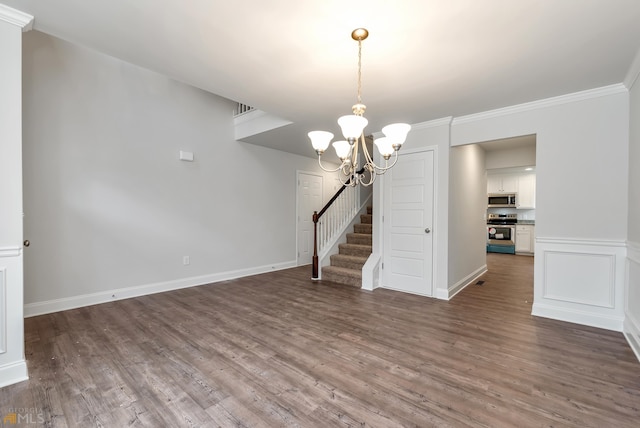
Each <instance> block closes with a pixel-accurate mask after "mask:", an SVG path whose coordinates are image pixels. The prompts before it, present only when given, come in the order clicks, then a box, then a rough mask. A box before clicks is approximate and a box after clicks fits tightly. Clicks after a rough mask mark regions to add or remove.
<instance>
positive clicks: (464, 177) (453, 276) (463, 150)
mask: <svg viewBox="0 0 640 428" xmlns="http://www.w3.org/2000/svg"><path fill="white" fill-rule="evenodd" d="M485 161H486V159H485V151H484V150H483V149H482V148H481V147H480V146H479V145H477V144H471V145H467V146H459V147H452V148H451V151H450V153H449V285H450V286H452V285H456V284H458V283H460V282H461V281H463V280H464V281H463V283H461V284H459V285H465V284H466V283H467V282H468V281H469V280H470V279H473V278H470V277H469V275H470V274H473V273H478V272H482V271H483V270H484V269H486V265H487V254H486V247H487V236H486V220H485V215H486V210H487V200H486V199H487V174H486V170H485Z"/></svg>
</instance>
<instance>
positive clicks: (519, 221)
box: [518, 220, 536, 226]
mask: <svg viewBox="0 0 640 428" xmlns="http://www.w3.org/2000/svg"><path fill="white" fill-rule="evenodd" d="M518 224H530V225H531V226H535V224H536V221H535V220H518Z"/></svg>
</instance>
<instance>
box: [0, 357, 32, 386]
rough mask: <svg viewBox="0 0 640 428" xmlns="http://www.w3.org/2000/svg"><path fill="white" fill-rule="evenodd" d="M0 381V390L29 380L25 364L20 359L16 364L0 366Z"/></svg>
mask: <svg viewBox="0 0 640 428" xmlns="http://www.w3.org/2000/svg"><path fill="white" fill-rule="evenodd" d="M0 379H2V382H0V388H3V387H5V386H8V385H13V384H14V383H18V382H22V381H24V380H29V375H28V374H27V362H26V361H25V360H24V359H22V360H20V361H18V362H13V363H11V364H7V365H4V366H0Z"/></svg>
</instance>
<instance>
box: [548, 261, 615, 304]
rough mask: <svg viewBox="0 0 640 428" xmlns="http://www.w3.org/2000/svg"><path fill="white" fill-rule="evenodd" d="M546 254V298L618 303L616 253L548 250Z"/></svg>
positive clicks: (586, 302) (583, 302) (581, 302)
mask: <svg viewBox="0 0 640 428" xmlns="http://www.w3.org/2000/svg"><path fill="white" fill-rule="evenodd" d="M544 257H545V261H544V264H545V271H544V273H545V280H544V294H543V295H544V298H545V299H554V300H562V301H565V302H573V303H580V304H584V305H593V306H602V307H605V308H613V307H614V301H613V299H614V296H615V279H616V278H615V267H616V258H615V256H613V255H610V254H586V253H580V254H576V253H572V252H567V251H547V252H546V253H545V254H544Z"/></svg>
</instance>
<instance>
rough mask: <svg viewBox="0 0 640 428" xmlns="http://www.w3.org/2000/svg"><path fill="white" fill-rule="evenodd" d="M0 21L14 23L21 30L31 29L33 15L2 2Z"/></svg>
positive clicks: (0, 5)
mask: <svg viewBox="0 0 640 428" xmlns="http://www.w3.org/2000/svg"><path fill="white" fill-rule="evenodd" d="M0 21H5V22H8V23H9V24H13V25H16V26H18V27H20V28H22V31H23V32H26V31H29V30H32V29H33V16H31V15H29V14H28V13H24V12H22V11H20V10H17V9H13V8H11V7H9V6H5V5H3V4H0Z"/></svg>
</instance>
